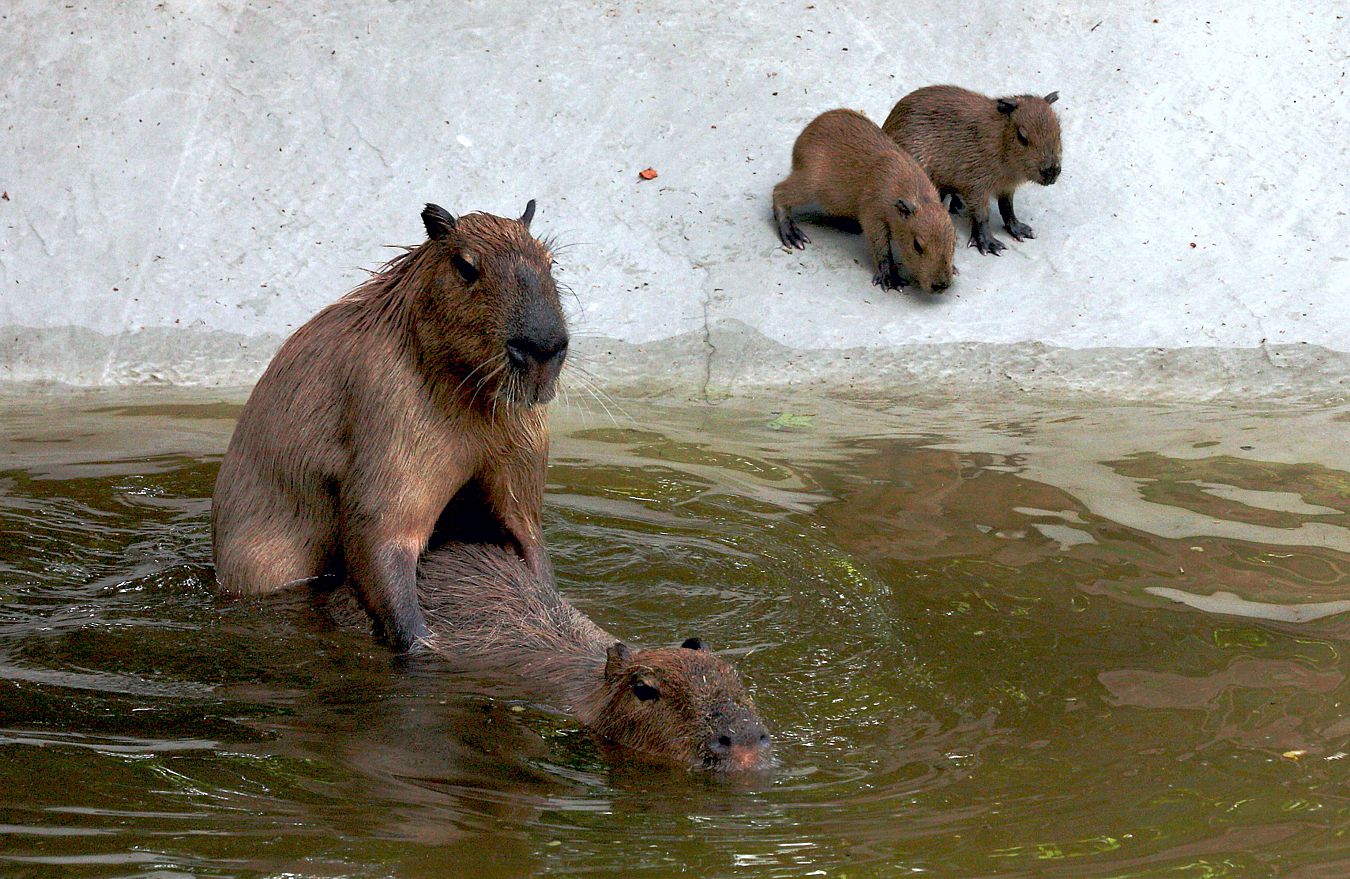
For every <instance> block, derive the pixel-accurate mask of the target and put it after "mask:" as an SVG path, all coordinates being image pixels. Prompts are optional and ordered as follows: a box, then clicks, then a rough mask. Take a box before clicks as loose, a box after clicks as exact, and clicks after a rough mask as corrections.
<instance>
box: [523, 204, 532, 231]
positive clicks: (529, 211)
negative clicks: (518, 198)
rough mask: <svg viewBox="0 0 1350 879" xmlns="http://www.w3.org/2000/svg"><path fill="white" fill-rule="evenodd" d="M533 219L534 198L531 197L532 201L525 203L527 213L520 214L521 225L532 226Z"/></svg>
mask: <svg viewBox="0 0 1350 879" xmlns="http://www.w3.org/2000/svg"><path fill="white" fill-rule="evenodd" d="M533 219H534V199H530V203H529V204H527V205H525V213H523V214H521V215H520V225H522V226H524V227H525V228H526V229H528V228H530V220H533Z"/></svg>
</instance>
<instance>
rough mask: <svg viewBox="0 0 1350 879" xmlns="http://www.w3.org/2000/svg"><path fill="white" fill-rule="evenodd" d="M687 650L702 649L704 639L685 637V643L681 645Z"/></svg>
mask: <svg viewBox="0 0 1350 879" xmlns="http://www.w3.org/2000/svg"><path fill="white" fill-rule="evenodd" d="M680 646H681V647H683V648H684V649H685V650H702V649H703V641H701V640H700V639H698V638H685V639H684V643H683V644H681V645H680Z"/></svg>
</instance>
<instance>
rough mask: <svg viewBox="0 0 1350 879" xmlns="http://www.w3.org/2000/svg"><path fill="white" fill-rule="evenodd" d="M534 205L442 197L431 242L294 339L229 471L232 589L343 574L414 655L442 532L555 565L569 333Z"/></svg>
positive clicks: (221, 530) (224, 560)
mask: <svg viewBox="0 0 1350 879" xmlns="http://www.w3.org/2000/svg"><path fill="white" fill-rule="evenodd" d="M533 215H534V202H533V201H531V202H530V203H529V204H528V205H527V206H526V208H525V213H524V215H522V216H521V217H520V219H518V220H515V219H506V218H503V217H497V216H492V215H490V214H481V213H474V214H467V215H465V216H462V217H460V218H458V219H456V218H455V217H453V216H451V215H450V214H449V213H448V212H446V211H445V210H444V209H443V208H440V207H438V206H436V205H427V206H426V209H425V210H424V211H423V212H422V220H423V222H424V224H425V225H426V230H427V235H428V240H427V241H426V242H425V243H423V244H421V245H419V246H417V247H413V248H409V249H408V250H407V252H405V253H403V254H401V255H399V256H397V257H395V258H394V259H393V260H391V261H390V262H389V263H388V264H387V265H385V266H384V267H383V268H382V269H381V270H380V271H379V272H378V273H376V274H375V275H374V276H373V277H371V278H370V279H369V280H367V281H366V282H365V283H363V284H361V285H360V286H359V287H357V288H356V289H355V290H353V291H352V292H350V293H348V294H347V295H346V296H344V297H343V298H342V299H340V300H338V301H337V302H335V303H333V304H332V305H330V306H328V307H327V308H325V309H324V310H323V311H321V312H319V314H318V315H316V316H315V317H314V318H313V319H312V320H310V321H309V322H308V323H306V324H305V325H304V326H302V327H301V328H300V329H299V330H297V331H296V332H295V334H294V335H292V336H291V337H290V338H289V339H288V340H287V341H286V343H285V344H284V345H282V346H281V350H280V351H278V352H277V354H276V356H275V357H274V358H273V359H272V363H271V365H269V366H268V368H267V371H266V372H265V373H263V376H262V378H261V379H260V380H259V381H258V385H257V387H255V388H254V389H253V393H252V395H251V396H250V397H249V399H248V403H247V404H246V405H245V406H244V410H243V412H242V414H241V415H240V417H239V423H238V425H237V426H236V427H235V431H234V437H233V438H232V439H231V440H230V445H229V449H228V450H227V451H226V453H225V459H224V461H223V462H222V463H221V466H220V475H219V476H218V477H217V480H216V488H215V495H214V498H213V504H212V511H211V519H212V529H213V541H214V550H215V563H216V580H217V583H218V584H219V588H220V590H221V591H222V592H225V593H229V594H239V595H242V594H257V593H267V592H274V591H277V590H279V589H283V588H285V587H288V586H292V585H298V584H305V583H310V582H313V581H315V580H316V578H319V577H321V576H322V575H325V574H339V573H341V572H343V571H344V570H345V572H346V574H347V576H348V577H349V578H350V579H351V581H352V582H353V583H354V584H355V587H356V590H357V593H358V594H359V596H360V598H361V601H362V603H363V604H364V606H365V608H366V609H367V611H368V612H369V613H370V614H371V616H372V617H373V619H374V622H375V628H376V631H377V633H378V634H380V635H381V636H382V637H384V638H385V639H387V640H388V641H389V642H390V643H391V645H393V646H394V647H395V648H396V649H400V650H403V649H407V648H409V647H410V646H411V645H413V644H414V643H415V642H416V641H417V639H419V638H422V637H424V636H425V635H426V634H427V629H426V623H425V621H424V619H423V615H422V612H421V610H420V609H419V608H418V605H417V594H416V572H417V561H418V558H419V557H420V556H421V554H422V552H423V550H424V549H426V547H427V546H428V544H429V543H430V542H432V540H433V536H435V538H436V540H441V539H448V538H455V539H460V540H470V541H485V542H489V543H497V544H501V545H504V546H507V547H509V548H510V549H512V550H513V551H514V552H516V553H518V554H519V555H520V556H521V557H522V558H523V559H524V560H525V562H526V563H527V564H528V565H529V567H530V568H531V570H533V571H535V572H538V573H540V574H546V573H547V572H548V570H549V563H548V556H547V553H546V551H545V548H544V544H543V541H542V536H541V533H540V527H539V510H540V505H541V503H542V499H543V490H544V469H545V466H546V463H547V459H548V431H547V425H546V415H545V410H544V404H545V403H547V402H548V401H549V400H550V399H552V397H553V394H554V388H555V385H556V382H557V378H558V373H559V371H560V370H561V368H562V364H563V359H564V357H565V356H566V353H567V344H568V335H567V327H566V325H565V322H564V319H563V314H562V308H561V304H560V303H559V300H558V292H557V288H556V287H555V286H554V281H553V276H552V271H551V266H552V262H553V257H552V254H551V253H550V252H549V250H548V248H547V247H546V246H545V245H544V244H543V243H542V242H540V241H539V240H537V239H535V238H534V236H532V235H531V234H530V231H529V226H530V219H531V218H532V217H533Z"/></svg>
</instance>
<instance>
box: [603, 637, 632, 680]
mask: <svg viewBox="0 0 1350 879" xmlns="http://www.w3.org/2000/svg"><path fill="white" fill-rule="evenodd" d="M632 658H633V651H631V650H629V649H628V645H627V644H625V643H623V642H622V641H615V642H614V643H613V644H611V645H609V649H608V650H606V651H605V677H607V678H609V677H615V676H616V675H620V674H623V670H624V669H625V668H626V667H627V666H628V663H629V661H630V660H631V659H632Z"/></svg>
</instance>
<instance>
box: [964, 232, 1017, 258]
mask: <svg viewBox="0 0 1350 879" xmlns="http://www.w3.org/2000/svg"><path fill="white" fill-rule="evenodd" d="M969 246H970V247H973V248H975V249H976V250H978V251H979V252H980V253H987V254H991V255H993V256H999V255H1000V254H1001V253H1002V251H1003V249H1004V248H1006V247H1007V246H1008V245H1006V244H1004V243H1003V242H1002V241H999V240H998V239H997V238H995V237H994V236H992V235H981V236H975V235H972V236H971V238H970V245H969Z"/></svg>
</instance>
